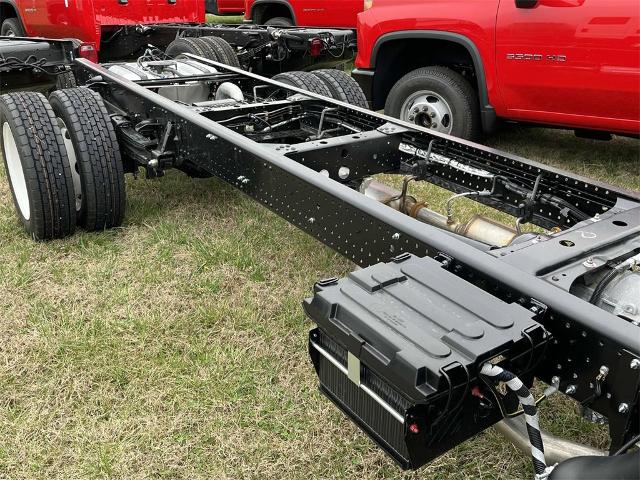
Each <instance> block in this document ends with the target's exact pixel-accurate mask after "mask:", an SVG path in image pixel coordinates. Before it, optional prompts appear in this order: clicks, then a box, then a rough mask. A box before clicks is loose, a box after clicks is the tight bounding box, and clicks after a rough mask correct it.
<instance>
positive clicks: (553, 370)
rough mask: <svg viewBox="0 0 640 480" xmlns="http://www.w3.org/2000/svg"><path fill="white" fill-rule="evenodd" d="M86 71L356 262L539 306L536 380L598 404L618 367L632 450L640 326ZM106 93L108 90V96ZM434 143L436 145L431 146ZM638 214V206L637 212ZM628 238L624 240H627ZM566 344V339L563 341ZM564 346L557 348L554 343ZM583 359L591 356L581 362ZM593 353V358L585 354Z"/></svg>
mask: <svg viewBox="0 0 640 480" xmlns="http://www.w3.org/2000/svg"><path fill="white" fill-rule="evenodd" d="M193 58H194V59H196V60H198V61H202V62H205V63H208V64H211V65H213V66H215V67H217V68H220V69H221V70H222V71H225V70H227V71H231V72H234V73H236V74H238V75H243V76H245V77H249V78H254V79H255V80H259V81H260V82H261V83H269V84H272V85H275V86H278V87H281V88H285V89H288V90H290V91H294V92H297V93H300V94H302V95H305V96H307V97H310V98H313V99H316V100H320V101H322V102H324V103H330V104H334V105H335V106H336V107H342V108H348V109H351V110H352V111H354V112H359V113H360V114H362V115H363V116H369V117H374V118H377V119H379V120H381V121H384V122H388V125H387V124H385V129H379V130H382V131H383V132H384V133H387V134H389V135H390V138H391V137H392V136H393V135H394V134H397V133H403V134H404V135H405V136H408V137H414V139H415V140H416V141H420V140H421V139H422V141H423V142H425V140H427V141H428V140H429V139H432V138H437V139H438V141H439V143H441V144H444V145H448V146H450V147H451V148H456V149H458V150H460V151H463V152H470V153H473V154H475V155H478V156H479V157H480V158H485V159H486V160H487V162H489V161H494V162H501V163H502V164H504V165H505V166H508V165H509V164H516V163H517V164H526V165H529V166H530V168H531V169H541V170H544V171H545V172H549V174H553V175H556V174H557V175H558V176H561V177H562V178H567V179H569V180H570V181H571V182H579V183H580V184H581V185H584V186H588V187H589V188H591V187H593V188H596V189H599V188H602V189H605V190H606V191H607V193H611V194H612V195H614V194H615V195H614V197H615V198H617V204H616V206H615V207H614V206H613V205H612V206H611V210H610V213H611V214H612V215H623V216H624V215H626V216H625V218H626V219H627V220H629V218H628V217H629V211H628V210H629V209H631V208H633V207H634V206H638V205H640V195H638V194H637V193H634V192H628V191H625V190H622V189H617V188H615V187H612V186H609V185H606V184H601V183H597V182H594V181H592V180H587V179H584V178H582V177H579V176H576V175H572V174H570V173H567V172H564V171H561V170H558V169H554V168H549V167H546V166H544V165H541V164H539V163H536V162H531V161H528V160H525V159H522V158H519V157H516V156H512V155H507V154H504V153H502V152H499V151H496V150H492V149H489V148H485V147H481V146H479V145H476V144H473V143H470V142H466V141H464V140H460V139H454V138H452V137H449V136H446V135H439V134H434V133H432V132H429V131H427V130H424V129H420V128H416V127H415V126H413V125H409V124H406V123H404V122H401V121H398V120H396V119H392V118H389V117H385V116H384V115H380V114H376V113H372V112H369V111H367V110H364V109H359V108H357V107H353V106H351V105H347V104H344V103H342V102H338V101H332V100H329V99H326V98H324V97H321V96H319V95H315V94H313V93H310V92H306V91H302V90H298V89H296V88H293V87H290V86H288V85H283V84H280V83H278V82H274V81H272V80H266V79H264V78H263V77H259V76H256V75H253V74H251V73H248V72H245V71H242V70H239V69H234V68H232V67H228V66H226V65H222V64H219V63H217V62H212V61H208V60H205V59H202V58H200V57H196V56H194V57H193ZM77 62H78V66H79V67H80V68H82V69H86V70H88V71H90V72H92V73H93V74H94V75H96V76H99V77H100V78H101V80H102V82H100V83H101V84H103V85H104V83H105V82H106V84H108V85H113V86H116V87H117V88H118V89H119V90H126V91H127V92H128V93H130V94H131V95H134V96H135V97H138V98H139V99H140V101H142V102H143V103H144V105H145V107H146V109H147V110H148V111H149V112H150V116H152V117H153V118H163V119H165V120H166V121H171V122H172V123H173V125H176V127H177V129H178V132H179V133H178V135H179V137H180V141H179V144H180V145H179V147H178V148H180V149H181V152H180V155H183V156H188V157H189V158H190V159H192V161H195V162H196V163H197V164H198V165H199V166H200V167H201V168H203V169H204V170H206V171H209V172H210V173H212V174H214V175H216V176H217V177H219V178H221V179H223V180H225V181H226V182H228V183H229V184H231V185H233V186H234V187H236V188H237V189H239V190H241V191H242V192H244V193H245V194H247V195H249V196H251V197H252V198H254V199H256V200H258V201H259V202H261V203H262V204H263V205H265V206H266V207H268V208H269V209H270V210H272V211H274V212H275V213H277V214H278V215H280V216H281V217H283V218H284V219H286V220H287V221H289V222H290V223H292V224H294V225H296V226H297V227H299V228H300V229H302V230H303V231H305V232H307V233H308V234H310V235H312V236H314V237H315V238H316V239H318V240H320V241H321V242H322V243H324V244H325V245H327V246H329V247H331V248H333V249H334V250H336V251H337V252H339V253H341V254H342V255H344V256H345V257H347V258H349V259H350V260H352V261H353V262H354V263H356V264H358V265H361V266H368V265H372V264H375V263H378V262H381V261H388V260H389V259H391V258H393V257H395V256H397V255H399V254H401V253H403V252H409V253H413V254H416V255H419V256H430V257H440V258H441V257H442V255H445V256H446V257H448V258H450V259H451V261H449V262H446V266H443V268H449V269H451V270H453V271H455V272H456V273H457V274H458V275H460V276H462V277H465V278H467V279H468V280H469V281H471V282H473V283H475V284H478V285H481V286H482V287H483V288H484V289H485V290H487V291H489V292H491V293H493V294H495V295H498V296H500V297H502V298H505V299H507V300H510V301H514V302H515V301H519V302H521V303H523V304H524V305H526V306H529V307H531V308H533V309H536V308H537V309H538V311H539V312H540V315H539V316H538V320H539V321H540V322H541V323H543V324H544V325H545V327H546V328H547V329H548V330H549V331H550V332H551V334H552V335H553V336H554V337H555V339H556V340H555V342H552V345H551V346H550V349H549V351H548V353H547V357H548V360H547V361H545V362H543V363H542V364H540V365H539V366H538V367H537V370H536V372H535V374H536V376H537V377H539V378H541V379H543V380H545V381H546V382H548V383H550V382H551V378H552V377H553V376H554V375H560V376H561V379H562V382H561V388H563V389H564V388H565V387H566V386H567V385H569V384H575V385H577V387H578V388H577V390H576V392H575V393H574V394H572V395H571V396H572V397H573V398H575V399H576V400H578V401H586V400H589V399H592V397H593V395H592V390H590V389H589V383H590V382H592V381H593V379H594V378H595V377H596V376H597V374H598V371H599V367H600V366H601V365H607V366H608V367H609V368H610V371H611V374H610V380H611V381H608V382H607V385H609V390H608V394H609V397H607V398H604V397H603V398H601V399H598V400H597V401H595V402H594V403H592V404H590V407H591V408H594V409H595V410H596V411H599V412H600V413H603V414H604V415H606V416H607V417H608V418H609V422H610V432H611V437H612V446H611V448H612V450H615V449H616V448H617V447H618V446H619V445H622V444H623V443H624V442H625V441H626V440H627V439H628V438H629V436H630V435H631V434H633V433H634V432H635V433H637V432H638V428H639V427H638V425H637V419H635V418H634V416H633V415H634V414H635V412H636V411H637V410H634V409H632V410H631V411H629V412H618V411H617V409H616V408H615V406H617V405H618V404H619V403H623V402H624V403H628V404H629V405H635V404H636V403H637V398H636V396H637V393H638V374H637V373H636V372H637V371H636V372H634V371H630V370H629V368H630V367H629V365H630V360H631V359H633V358H639V357H640V342H639V341H638V330H637V327H635V326H634V325H632V324H631V323H628V322H625V321H621V320H620V319H619V318H618V317H615V316H614V315H612V314H610V313H607V312H605V311H603V310H601V309H600V308H598V307H596V306H594V305H591V304H589V303H588V302H585V301H584V300H581V299H579V298H577V297H575V296H573V295H572V294H570V293H568V292H567V291H564V290H563V289H561V288H558V287H556V286H554V285H552V284H551V283H550V282H548V281H546V280H545V279H542V278H539V277H536V276H535V275H532V274H530V273H525V271H523V270H522V269H519V268H518V267H516V266H514V265H512V264H510V263H509V262H506V261H504V260H503V259H502V258H501V257H500V256H493V255H490V254H488V253H486V252H482V251H480V250H478V249H477V248H475V247H474V246H472V245H470V244H469V243H468V242H466V241H464V240H462V239H460V238H458V237H456V236H454V235H452V234H450V233H448V232H445V231H442V230H440V229H438V228H436V227H433V226H430V225H427V224H424V223H421V222H419V221H417V220H415V219H413V218H411V217H408V216H406V215H403V214H401V213H399V212H396V211H395V210H392V209H391V208H389V207H387V206H385V205H383V204H380V203H378V202H376V201H374V200H372V199H369V198H367V197H365V196H363V195H362V194H360V193H358V192H357V191H354V190H353V189H351V188H349V187H348V186H346V185H343V184H341V183H339V182H337V181H333V180H330V179H327V178H326V177H325V176H324V175H322V174H320V173H318V172H316V171H314V170H311V169H310V168H307V167H305V166H304V165H301V164H300V163H298V162H296V161H294V160H292V159H291V158H289V157H287V156H286V155H285V154H284V153H286V152H282V153H281V152H278V151H276V150H275V149H274V148H272V147H267V146H265V145H262V144H259V143H256V142H253V141H251V140H249V139H247V138H246V137H245V136H243V135H241V134H239V133H237V132H234V131H232V130H230V129H228V128H226V127H224V126H222V125H220V124H219V123H216V122H215V121H213V120H210V119H208V118H206V117H205V116H204V115H202V114H199V113H196V112H194V110H193V109H192V108H190V107H188V106H185V105H181V104H179V103H176V102H173V101H171V100H169V99H167V98H164V97H162V96H160V95H157V94H155V93H154V92H152V91H150V90H149V88H148V87H147V88H145V87H143V86H141V85H138V84H136V83H134V82H132V81H129V80H127V79H124V78H122V77H119V76H117V75H115V74H112V73H110V72H109V71H107V70H106V69H104V68H103V67H101V66H99V65H96V64H93V63H91V62H88V61H86V60H83V59H80V60H77ZM103 94H104V92H103ZM425 143H428V142H425ZM635 212H638V210H635ZM630 221H631V222H632V223H630V224H629V225H628V226H627V227H625V228H624V229H623V230H620V231H619V232H620V233H619V235H622V231H624V235H623V236H624V237H625V238H627V239H633V238H637V237H638V236H640V221H638V219H635V221H634V219H633V218H631V220H630ZM617 241H620V236H618V240H617ZM558 340H560V341H558ZM554 343H555V345H553V344H554ZM580 356H582V358H578V357H580ZM585 356H587V361H584V357H585Z"/></svg>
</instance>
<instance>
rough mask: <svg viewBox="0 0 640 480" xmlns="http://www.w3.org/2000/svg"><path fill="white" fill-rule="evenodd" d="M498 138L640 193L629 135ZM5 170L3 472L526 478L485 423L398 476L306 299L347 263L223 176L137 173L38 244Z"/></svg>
mask: <svg viewBox="0 0 640 480" xmlns="http://www.w3.org/2000/svg"><path fill="white" fill-rule="evenodd" d="M490 143H491V144H492V145H493V146H496V147H501V148H506V149H508V150H511V151H513V152H515V153H522V154H525V155H527V156H530V157H533V158H536V159H539V160H542V161H545V162H547V163H550V164H553V165H556V166H559V167H563V168H569V169H571V170H574V171H577V172H579V173H581V174H586V175H590V176H593V177H596V178H599V179H602V180H607V181H612V182H614V183H616V184H618V185H621V186H625V187H627V188H631V189H635V190H638V189H640V172H639V171H638V143H637V142H636V141H633V140H627V139H616V140H614V141H613V142H609V143H598V142H593V141H587V140H579V139H576V138H574V137H573V136H571V135H570V134H569V133H566V132H559V131H552V130H525V129H511V130H510V131H508V132H505V133H503V134H501V135H499V136H497V137H495V138H493V139H491V140H490ZM0 175H1V177H0V178H1V181H0V289H1V290H2V292H3V294H2V296H0V312H2V321H3V328H2V329H1V330H0V345H2V347H0V392H2V395H1V396H0V402H1V406H2V408H1V409H0V477H3V478H4V477H6V478H43V479H44V478H189V479H192V478H265V477H266V478H269V477H271V478H286V479H309V478H354V477H358V478H365V479H374V478H403V479H404V478H407V479H411V478H415V479H417V478H453V479H466V478H469V479H470V478H524V477H529V476H530V474H531V472H530V466H529V462H528V460H527V458H526V457H525V456H523V455H520V454H518V453H516V451H515V449H514V448H513V447H512V446H511V445H510V444H509V443H507V442H506V441H504V440H502V439H501V438H500V437H499V436H498V435H497V434H495V433H494V432H492V431H489V432H487V433H485V434H482V435H480V436H479V437H478V438H476V439H474V440H472V441H469V442H467V443H465V444H463V445H462V446H460V447H459V448H457V449H455V450H453V451H452V452H450V453H448V454H447V455H445V456H443V457H441V458H440V459H438V460H436V461H435V462H433V463H432V464H431V465H429V466H427V467H426V468H424V469H423V470H421V471H420V472H419V473H417V474H410V473H409V474H402V473H401V472H400V471H399V470H398V469H397V468H396V466H395V465H394V464H393V463H392V462H391V461H390V460H389V459H388V458H386V457H385V456H384V455H383V454H382V453H380V452H379V451H378V449H377V448H376V447H375V446H374V445H373V443H372V442H371V441H370V440H369V439H368V438H367V437H366V436H365V435H363V434H362V433H361V432H360V431H359V430H358V429H357V428H356V427H354V426H353V425H352V424H351V423H350V422H349V421H347V420H346V419H345V418H344V417H343V416H342V415H341V414H340V413H338V411H337V410H336V409H335V408H334V407H333V406H332V405H331V404H330V403H329V402H328V401H327V400H326V399H325V398H324V397H322V396H321V395H320V394H319V393H318V392H317V381H316V378H315V374H314V372H313V369H312V368H311V365H310V363H309V361H308V359H307V353H306V338H307V331H308V329H309V328H310V326H311V324H310V322H309V321H308V320H306V319H305V317H304V315H303V313H302V310H301V307H300V302H301V300H302V299H303V298H304V297H305V296H307V295H309V294H310V293H311V286H312V285H313V282H314V281H315V280H317V279H319V278H322V277H327V276H334V275H338V276H339V275H343V274H345V273H347V272H348V271H350V270H351V269H352V268H353V265H351V264H350V263H349V262H348V261H346V260H344V259H343V258H341V257H339V256H338V255H336V254H335V253H333V252H332V251H330V250H329V249H328V248H326V247H324V246H322V245H320V244H319V243H317V242H316V241H314V240H313V239H311V238H310V237H308V236H307V235H305V234H303V233H301V232H300V231H298V230H296V229H295V228H293V227H292V226H290V225H288V224H287V223H286V222H284V221H283V220H281V219H279V218H278V217H276V216H275V215H273V214H272V213H270V212H268V211H267V210H265V209H264V208H262V207H261V206H259V205H258V204H256V203H255V202H253V201H252V200H250V199H248V198H247V197H244V196H243V195H242V194H240V193H238V192H237V191H235V190H233V189H231V188H230V187H228V186H226V185H225V184H223V183H221V182H219V181H217V180H214V179H212V180H193V179H189V178H186V177H184V176H183V175H182V174H180V173H178V172H172V173H170V174H169V175H168V176H167V177H166V178H165V179H162V180H158V181H155V180H154V181H144V180H138V181H135V180H132V179H129V180H128V195H129V198H128V202H129V207H128V214H127V218H126V223H125V225H124V226H123V227H122V228H120V229H117V230H114V231H110V232H105V233H97V234H88V233H83V232H79V233H78V234H76V235H75V236H73V237H72V238H70V239H67V240H64V241H55V242H51V243H35V242H33V241H31V240H30V239H29V238H27V237H26V236H25V235H24V234H23V232H22V230H21V228H20V226H19V225H18V222H17V220H16V219H15V216H14V212H13V205H12V202H11V197H10V193H9V189H8V185H7V182H6V178H5V174H4V171H3V173H2V174H0ZM421 193H422V194H424V195H427V196H428V197H427V198H425V199H428V200H429V202H430V204H432V205H436V206H437V205H440V204H442V202H443V200H444V198H445V197H444V196H442V195H441V193H439V192H436V191H432V190H430V189H428V188H427V189H422V192H421ZM429 195H431V196H429ZM423 198H424V197H423ZM460 208H461V214H463V215H464V214H468V213H470V212H471V210H472V209H471V210H470V209H469V207H460ZM544 412H545V414H543V420H542V423H543V426H545V427H546V428H549V429H551V430H552V431H554V432H555V433H564V434H568V435H569V436H571V437H573V438H576V439H580V440H582V441H586V442H589V443H592V444H596V445H597V446H603V445H604V444H605V435H604V430H603V429H601V428H598V427H594V426H592V425H588V424H585V423H582V422H580V421H578V420H577V419H576V416H575V408H574V406H573V405H572V404H570V403H569V402H567V401H563V400H560V399H556V400H554V402H553V408H551V407H550V406H547V407H545V409H544Z"/></svg>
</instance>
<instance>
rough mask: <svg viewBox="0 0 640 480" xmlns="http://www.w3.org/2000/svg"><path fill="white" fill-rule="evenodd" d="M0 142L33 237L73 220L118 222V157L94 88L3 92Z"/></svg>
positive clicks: (59, 234)
mask: <svg viewBox="0 0 640 480" xmlns="http://www.w3.org/2000/svg"><path fill="white" fill-rule="evenodd" d="M0 144H1V146H2V156H3V158H4V163H5V167H6V171H7V176H8V178H9V184H10V187H11V192H12V196H13V200H14V204H15V206H16V211H17V214H18V218H19V219H20V221H21V223H22V225H23V227H24V229H25V230H26V231H27V233H28V234H29V235H30V236H32V237H33V238H34V239H36V240H50V239H55V238H63V237H66V236H68V235H71V234H73V233H74V231H75V228H76V225H78V226H80V227H82V228H84V229H86V230H88V231H93V230H103V229H105V228H112V227H117V226H119V225H120V224H121V223H122V220H123V217H124V210H125V202H126V196H125V187H124V172H123V164H122V159H121V157H120V150H119V147H118V142H117V139H116V135H115V130H114V128H113V125H112V123H111V120H110V118H109V115H108V113H107V110H106V108H105V106H104V103H103V102H102V99H101V98H100V96H99V95H98V94H97V93H95V92H93V91H92V90H89V89H87V88H72V89H67V90H59V91H56V92H54V93H53V94H51V97H50V99H49V100H47V99H46V98H45V97H44V96H43V95H42V94H39V93H33V92H19V93H10V94H6V95H2V96H1V97H0Z"/></svg>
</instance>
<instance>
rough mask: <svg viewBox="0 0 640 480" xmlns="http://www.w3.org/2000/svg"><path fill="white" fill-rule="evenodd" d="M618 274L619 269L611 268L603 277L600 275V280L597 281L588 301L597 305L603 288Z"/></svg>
mask: <svg viewBox="0 0 640 480" xmlns="http://www.w3.org/2000/svg"><path fill="white" fill-rule="evenodd" d="M619 274H620V271H619V270H616V269H615V268H613V269H611V271H610V272H609V273H607V274H606V275H605V276H604V277H602V280H600V281H599V282H598V284H597V285H596V288H595V289H594V290H593V294H592V295H591V298H590V299H589V303H591V304H593V305H597V304H598V302H599V301H600V298H601V297H602V294H603V293H604V290H605V289H606V288H607V287H608V286H609V284H610V283H611V282H612V281H613V280H614V279H615V278H616V277H617V276H618V275H619Z"/></svg>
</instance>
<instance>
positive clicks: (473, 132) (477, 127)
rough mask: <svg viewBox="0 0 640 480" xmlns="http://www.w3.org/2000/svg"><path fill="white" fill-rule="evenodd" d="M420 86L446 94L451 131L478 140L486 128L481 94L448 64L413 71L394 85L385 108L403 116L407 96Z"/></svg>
mask: <svg viewBox="0 0 640 480" xmlns="http://www.w3.org/2000/svg"><path fill="white" fill-rule="evenodd" d="M420 90H431V91H433V92H435V93H438V94H439V95H440V96H442V97H443V98H444V99H445V100H447V103H448V104H449V107H450V108H451V114H452V122H453V128H452V130H451V135H453V136H455V137H460V138H465V139H468V140H476V139H477V138H478V137H479V136H480V133H481V131H482V127H481V122H480V108H479V102H478V94H477V93H476V91H475V90H474V89H473V87H472V86H471V85H470V84H469V82H468V81H467V80H466V79H465V78H464V77H463V76H462V75H460V74H459V73H457V72H454V71H453V70H451V69H449V68H446V67H425V68H419V69H417V70H414V71H412V72H409V73H408V74H406V75H405V76H404V77H402V78H401V79H400V80H398V82H397V83H396V84H395V85H394V86H393V88H392V89H391V92H389V96H388V97H387V102H386V104H385V106H384V112H385V113H386V114H387V115H390V116H392V117H396V118H400V115H401V109H402V105H403V103H404V102H405V100H406V99H407V98H408V97H409V96H410V95H412V94H413V93H415V92H418V91H420Z"/></svg>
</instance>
